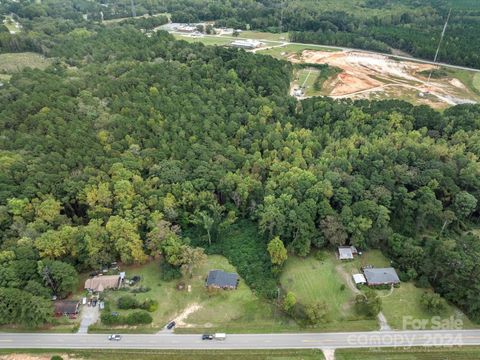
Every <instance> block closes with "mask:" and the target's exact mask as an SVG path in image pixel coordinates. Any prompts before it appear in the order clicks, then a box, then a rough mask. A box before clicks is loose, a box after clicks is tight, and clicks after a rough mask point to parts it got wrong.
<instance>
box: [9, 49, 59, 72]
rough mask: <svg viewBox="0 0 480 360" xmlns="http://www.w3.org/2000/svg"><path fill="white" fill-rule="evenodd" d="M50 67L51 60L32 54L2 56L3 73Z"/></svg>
mask: <svg viewBox="0 0 480 360" xmlns="http://www.w3.org/2000/svg"><path fill="white" fill-rule="evenodd" d="M49 65H50V60H49V59H47V58H45V57H43V56H42V55H39V54H36V53H32V52H25V53H8V54H0V71H1V72H6V73H14V72H17V71H21V70H23V69H25V68H27V67H30V68H32V69H41V70H43V69H45V68H47V67H48V66H49Z"/></svg>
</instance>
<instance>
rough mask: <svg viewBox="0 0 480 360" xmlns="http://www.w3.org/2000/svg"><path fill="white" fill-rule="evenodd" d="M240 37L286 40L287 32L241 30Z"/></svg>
mask: <svg viewBox="0 0 480 360" xmlns="http://www.w3.org/2000/svg"><path fill="white" fill-rule="evenodd" d="M240 37H242V38H247V39H260V40H271V41H288V33H279V34H276V33H269V32H262V31H242V32H241V33H240Z"/></svg>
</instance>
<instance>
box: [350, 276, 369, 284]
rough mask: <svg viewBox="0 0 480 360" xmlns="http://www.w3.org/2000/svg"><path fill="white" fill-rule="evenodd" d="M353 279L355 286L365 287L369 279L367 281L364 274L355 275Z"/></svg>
mask: <svg viewBox="0 0 480 360" xmlns="http://www.w3.org/2000/svg"><path fill="white" fill-rule="evenodd" d="M352 277H353V281H354V282H355V285H364V284H366V283H367V279H365V276H364V275H363V274H353V275H352Z"/></svg>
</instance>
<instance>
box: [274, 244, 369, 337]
mask: <svg viewBox="0 0 480 360" xmlns="http://www.w3.org/2000/svg"><path fill="white" fill-rule="evenodd" d="M338 265H339V261H338V260H337V259H336V258H335V255H334V254H333V253H329V254H328V256H327V257H326V258H325V259H324V260H322V261H319V260H317V259H315V258H314V257H312V256H310V257H307V258H298V257H291V258H289V259H288V260H287V263H286V265H285V269H284V271H283V273H282V276H281V278H280V282H281V284H282V287H283V288H284V289H285V290H286V291H292V292H293V293H294V294H295V295H296V296H297V301H298V302H301V303H304V304H312V303H315V302H318V301H325V302H326V303H327V304H328V306H329V315H328V317H329V320H330V321H329V322H328V323H326V324H324V325H322V326H319V327H317V328H316V329H317V330H320V331H360V330H375V329H376V328H377V324H376V321H375V320H364V319H360V318H358V316H357V315H356V314H355V311H354V309H353V308H352V305H353V299H354V293H353V291H352V290H351V289H350V288H349V287H348V286H342V285H345V283H344V281H343V279H342V277H341V275H340V274H339V273H338V271H337V270H336V266H338Z"/></svg>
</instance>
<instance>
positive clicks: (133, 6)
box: [130, 0, 137, 17]
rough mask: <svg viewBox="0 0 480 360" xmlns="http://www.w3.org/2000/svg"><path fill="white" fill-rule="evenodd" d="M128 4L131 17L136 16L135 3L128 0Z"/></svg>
mask: <svg viewBox="0 0 480 360" xmlns="http://www.w3.org/2000/svg"><path fill="white" fill-rule="evenodd" d="M130 5H131V6H132V17H135V16H137V11H136V10H135V3H134V2H133V0H130Z"/></svg>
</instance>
